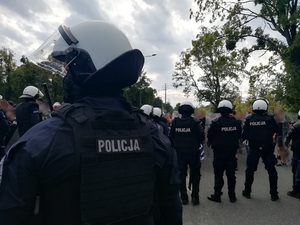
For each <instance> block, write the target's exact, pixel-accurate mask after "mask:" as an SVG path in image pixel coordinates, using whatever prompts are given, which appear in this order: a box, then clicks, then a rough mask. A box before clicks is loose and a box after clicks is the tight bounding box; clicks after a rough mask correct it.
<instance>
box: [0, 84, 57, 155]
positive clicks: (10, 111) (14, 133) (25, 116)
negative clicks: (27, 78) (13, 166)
mask: <svg viewBox="0 0 300 225" xmlns="http://www.w3.org/2000/svg"><path fill="white" fill-rule="evenodd" d="M43 96H44V95H43V93H42V92H41V91H40V90H39V89H38V88H37V87H35V86H28V87H25V89H24V90H23V93H22V95H20V97H19V98H20V100H21V103H20V104H15V103H14V102H12V101H10V100H6V99H4V98H3V97H2V96H1V99H0V146H1V147H0V157H2V156H4V154H5V152H6V151H7V150H8V149H9V148H10V147H11V146H12V145H13V144H14V143H15V142H16V141H17V140H18V139H19V138H20V137H21V136H22V135H23V134H25V133H26V132H27V131H28V130H29V129H30V128H31V127H33V126H34V125H36V124H38V123H39V122H41V121H43V120H46V119H48V118H50V117H51V111H50V107H49V104H48V102H46V101H44V100H43ZM59 106H61V104H60V103H59V102H55V103H54V104H53V108H57V107H59Z"/></svg>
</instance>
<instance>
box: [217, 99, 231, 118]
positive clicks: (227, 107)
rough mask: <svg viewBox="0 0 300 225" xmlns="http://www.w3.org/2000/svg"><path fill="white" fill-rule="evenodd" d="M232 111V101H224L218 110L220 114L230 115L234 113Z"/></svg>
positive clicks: (220, 103)
mask: <svg viewBox="0 0 300 225" xmlns="http://www.w3.org/2000/svg"><path fill="white" fill-rule="evenodd" d="M232 110H233V105H232V103H231V102H230V101H228V100H222V101H220V102H219V104H218V108H217V112H218V113H221V114H227V115H229V114H230V113H232Z"/></svg>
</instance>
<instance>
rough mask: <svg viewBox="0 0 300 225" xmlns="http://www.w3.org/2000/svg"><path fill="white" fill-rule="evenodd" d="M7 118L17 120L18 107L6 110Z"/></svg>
mask: <svg viewBox="0 0 300 225" xmlns="http://www.w3.org/2000/svg"><path fill="white" fill-rule="evenodd" d="M6 118H7V119H8V120H15V119H16V109H15V108H9V109H8V110H7V111H6Z"/></svg>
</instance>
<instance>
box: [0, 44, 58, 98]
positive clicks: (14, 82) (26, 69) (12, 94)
mask: <svg viewBox="0 0 300 225" xmlns="http://www.w3.org/2000/svg"><path fill="white" fill-rule="evenodd" d="M0 60H1V65H0V70H1V79H0V82H1V85H0V93H1V95H3V97H4V98H5V99H8V100H12V101H14V102H16V103H17V102H19V96H20V95H21V94H22V92H23V89H24V88H25V87H27V86H29V85H33V86H36V87H38V88H39V89H41V85H42V84H43V83H46V84H47V85H48V89H49V92H50V96H51V100H52V101H53V102H55V101H59V102H62V99H63V96H62V95H63V88H62V77H61V76H60V75H58V74H53V73H51V72H48V71H46V70H44V69H41V68H40V67H38V66H36V65H34V64H32V63H30V62H28V60H27V58H25V57H24V56H23V57H22V58H21V62H22V63H23V64H22V65H21V66H16V61H15V60H14V54H13V52H12V51H11V50H9V49H6V48H2V49H1V50H0ZM41 91H42V92H43V90H42V89H41Z"/></svg>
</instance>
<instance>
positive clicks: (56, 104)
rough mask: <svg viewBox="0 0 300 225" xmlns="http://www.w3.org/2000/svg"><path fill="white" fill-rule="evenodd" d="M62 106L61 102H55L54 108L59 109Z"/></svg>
mask: <svg viewBox="0 0 300 225" xmlns="http://www.w3.org/2000/svg"><path fill="white" fill-rule="evenodd" d="M60 106H61V104H60V103H59V102H54V104H53V109H57V108H58V107H60Z"/></svg>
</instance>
